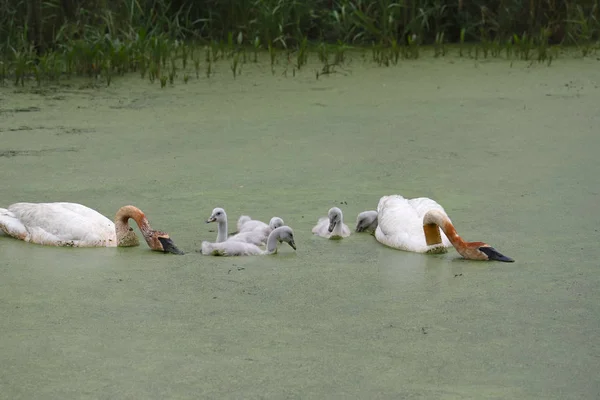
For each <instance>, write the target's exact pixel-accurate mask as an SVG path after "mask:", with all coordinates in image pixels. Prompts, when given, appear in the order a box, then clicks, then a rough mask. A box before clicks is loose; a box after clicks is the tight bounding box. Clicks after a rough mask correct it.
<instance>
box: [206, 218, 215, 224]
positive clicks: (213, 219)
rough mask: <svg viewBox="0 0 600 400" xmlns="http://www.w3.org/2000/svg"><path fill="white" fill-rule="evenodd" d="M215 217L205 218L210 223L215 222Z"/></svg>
mask: <svg viewBox="0 0 600 400" xmlns="http://www.w3.org/2000/svg"><path fill="white" fill-rule="evenodd" d="M216 220H217V219H216V218H215V217H210V218H209V219H207V220H206V223H207V224H208V223H210V222H215V221H216Z"/></svg>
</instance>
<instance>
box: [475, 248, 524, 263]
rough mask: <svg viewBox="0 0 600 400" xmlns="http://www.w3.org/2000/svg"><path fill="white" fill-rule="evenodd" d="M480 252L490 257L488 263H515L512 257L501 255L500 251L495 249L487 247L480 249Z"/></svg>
mask: <svg viewBox="0 0 600 400" xmlns="http://www.w3.org/2000/svg"><path fill="white" fill-rule="evenodd" d="M479 251H481V252H482V253H484V254H485V255H486V256H487V257H488V261H503V262H515V260H513V259H512V258H510V257H507V256H505V255H504V254H502V253H500V252H499V251H498V250H496V249H495V248H493V247H487V246H484V247H480V248H479Z"/></svg>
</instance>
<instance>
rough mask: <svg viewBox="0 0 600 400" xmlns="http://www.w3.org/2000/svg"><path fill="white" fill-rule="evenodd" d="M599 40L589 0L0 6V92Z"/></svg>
mask: <svg viewBox="0 0 600 400" xmlns="http://www.w3.org/2000/svg"><path fill="white" fill-rule="evenodd" d="M599 39H600V0H578V1H575V0H572V1H569V0H566V1H565V0H470V1H464V0H451V1H450V0H113V1H107V0H0V83H3V82H4V81H5V79H4V78H5V77H10V78H12V79H14V80H15V83H18V84H20V85H22V84H24V79H26V77H28V76H33V77H34V78H35V80H36V81H38V83H39V82H41V81H42V80H46V79H47V80H54V79H58V78H59V77H60V76H61V75H62V74H66V75H82V76H90V77H104V78H105V81H106V82H107V84H110V82H111V81H112V78H113V77H114V76H119V75H122V74H124V73H126V72H131V71H137V72H139V73H140V75H141V76H142V77H143V78H148V79H150V80H151V81H159V82H161V84H163V81H166V80H168V81H169V82H170V83H172V82H173V81H174V80H175V79H176V78H177V77H178V76H180V74H179V73H178V68H179V67H178V66H180V65H182V67H183V72H182V73H183V76H184V77H185V78H184V79H185V80H186V82H187V79H189V75H188V74H187V72H185V71H186V67H187V65H188V62H189V64H190V65H193V67H194V69H195V73H196V77H199V76H200V71H201V69H202V67H201V64H205V66H204V70H205V71H206V76H207V77H210V76H212V75H213V74H214V73H215V65H216V62H217V61H218V60H219V59H224V58H225V59H228V60H229V64H230V69H231V71H232V74H233V76H234V77H236V76H237V75H239V73H240V71H241V68H242V65H243V64H244V63H245V62H247V61H254V62H256V61H257V60H258V53H259V52H262V51H268V53H269V58H270V60H271V68H272V71H273V74H275V68H276V66H277V65H283V64H285V61H283V60H282V58H284V57H285V56H287V59H288V60H287V64H289V65H292V68H293V71H294V74H295V71H296V70H300V69H301V68H303V66H304V65H306V63H307V59H308V54H309V53H310V52H311V51H312V52H316V53H319V51H321V52H323V51H325V50H323V49H326V50H327V52H329V53H331V54H330V55H332V57H331V60H330V58H329V55H328V58H327V61H326V62H323V61H322V62H323V65H324V67H323V68H324V69H325V70H329V69H330V68H331V66H335V65H340V64H341V63H343V62H344V60H345V59H344V56H345V50H346V49H349V48H350V47H368V48H371V49H372V52H373V60H374V61H375V62H376V63H378V64H379V65H385V66H389V65H394V64H397V63H398V61H399V59H400V58H404V59H412V58H418V57H419V56H420V54H421V53H420V49H421V47H422V46H423V45H431V46H432V47H433V54H434V55H435V56H436V57H443V56H445V55H446V53H447V51H448V50H449V47H448V45H450V44H453V43H457V44H458V45H459V46H458V48H459V54H460V55H461V56H471V57H476V58H480V57H483V58H487V57H500V56H502V55H505V56H506V57H507V58H511V57H513V56H514V57H515V58H517V59H524V60H528V59H530V58H537V59H539V60H541V59H544V60H547V58H548V57H551V49H552V46H556V45H560V44H562V45H572V46H576V48H577V49H579V51H580V54H581V55H582V56H588V55H590V54H592V53H594V52H595V51H596V50H597V49H598V41H599ZM325 45H326V46H325ZM197 46H204V47H205V49H206V57H205V60H202V56H201V55H200V54H198V51H197V53H196V54H192V53H193V51H194V50H193V49H194V48H198V47H197ZM323 46H325V47H323ZM331 46H334V47H335V49H336V50H332V49H333V48H334V47H331ZM319 49H321V50H319ZM534 53H536V55H534ZM319 57H320V58H321V59H323V58H324V55H323V54H321V56H319ZM287 64H286V68H287ZM165 85H166V83H164V84H163V86H165Z"/></svg>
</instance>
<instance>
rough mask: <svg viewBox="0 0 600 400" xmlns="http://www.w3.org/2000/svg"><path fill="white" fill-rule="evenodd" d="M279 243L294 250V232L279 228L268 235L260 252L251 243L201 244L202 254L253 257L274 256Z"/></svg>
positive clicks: (227, 241) (228, 241)
mask: <svg viewBox="0 0 600 400" xmlns="http://www.w3.org/2000/svg"><path fill="white" fill-rule="evenodd" d="M281 242H286V243H288V244H289V245H290V246H291V247H292V248H293V249H294V250H296V243H295V242H294V232H293V231H292V228H290V227H289V226H280V227H279V228H276V229H274V230H273V231H272V232H271V233H270V234H269V238H268V239H267V249H266V250H262V249H261V248H260V247H258V246H256V245H255V244H252V243H246V242H241V241H237V240H231V239H229V240H226V241H224V242H220V243H210V242H207V241H204V242H202V254H204V255H212V256H255V255H269V254H276V253H277V245H278V244H279V243H281Z"/></svg>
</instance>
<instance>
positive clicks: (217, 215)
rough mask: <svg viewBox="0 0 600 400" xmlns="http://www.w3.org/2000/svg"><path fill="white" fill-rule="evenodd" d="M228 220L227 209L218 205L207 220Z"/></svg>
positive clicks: (207, 221)
mask: <svg viewBox="0 0 600 400" xmlns="http://www.w3.org/2000/svg"><path fill="white" fill-rule="evenodd" d="M226 220H227V214H225V210H223V209H222V208H219V207H217V208H215V209H214V210H212V214H211V215H210V218H208V219H207V220H206V223H207V224H208V223H209V222H221V221H226Z"/></svg>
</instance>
